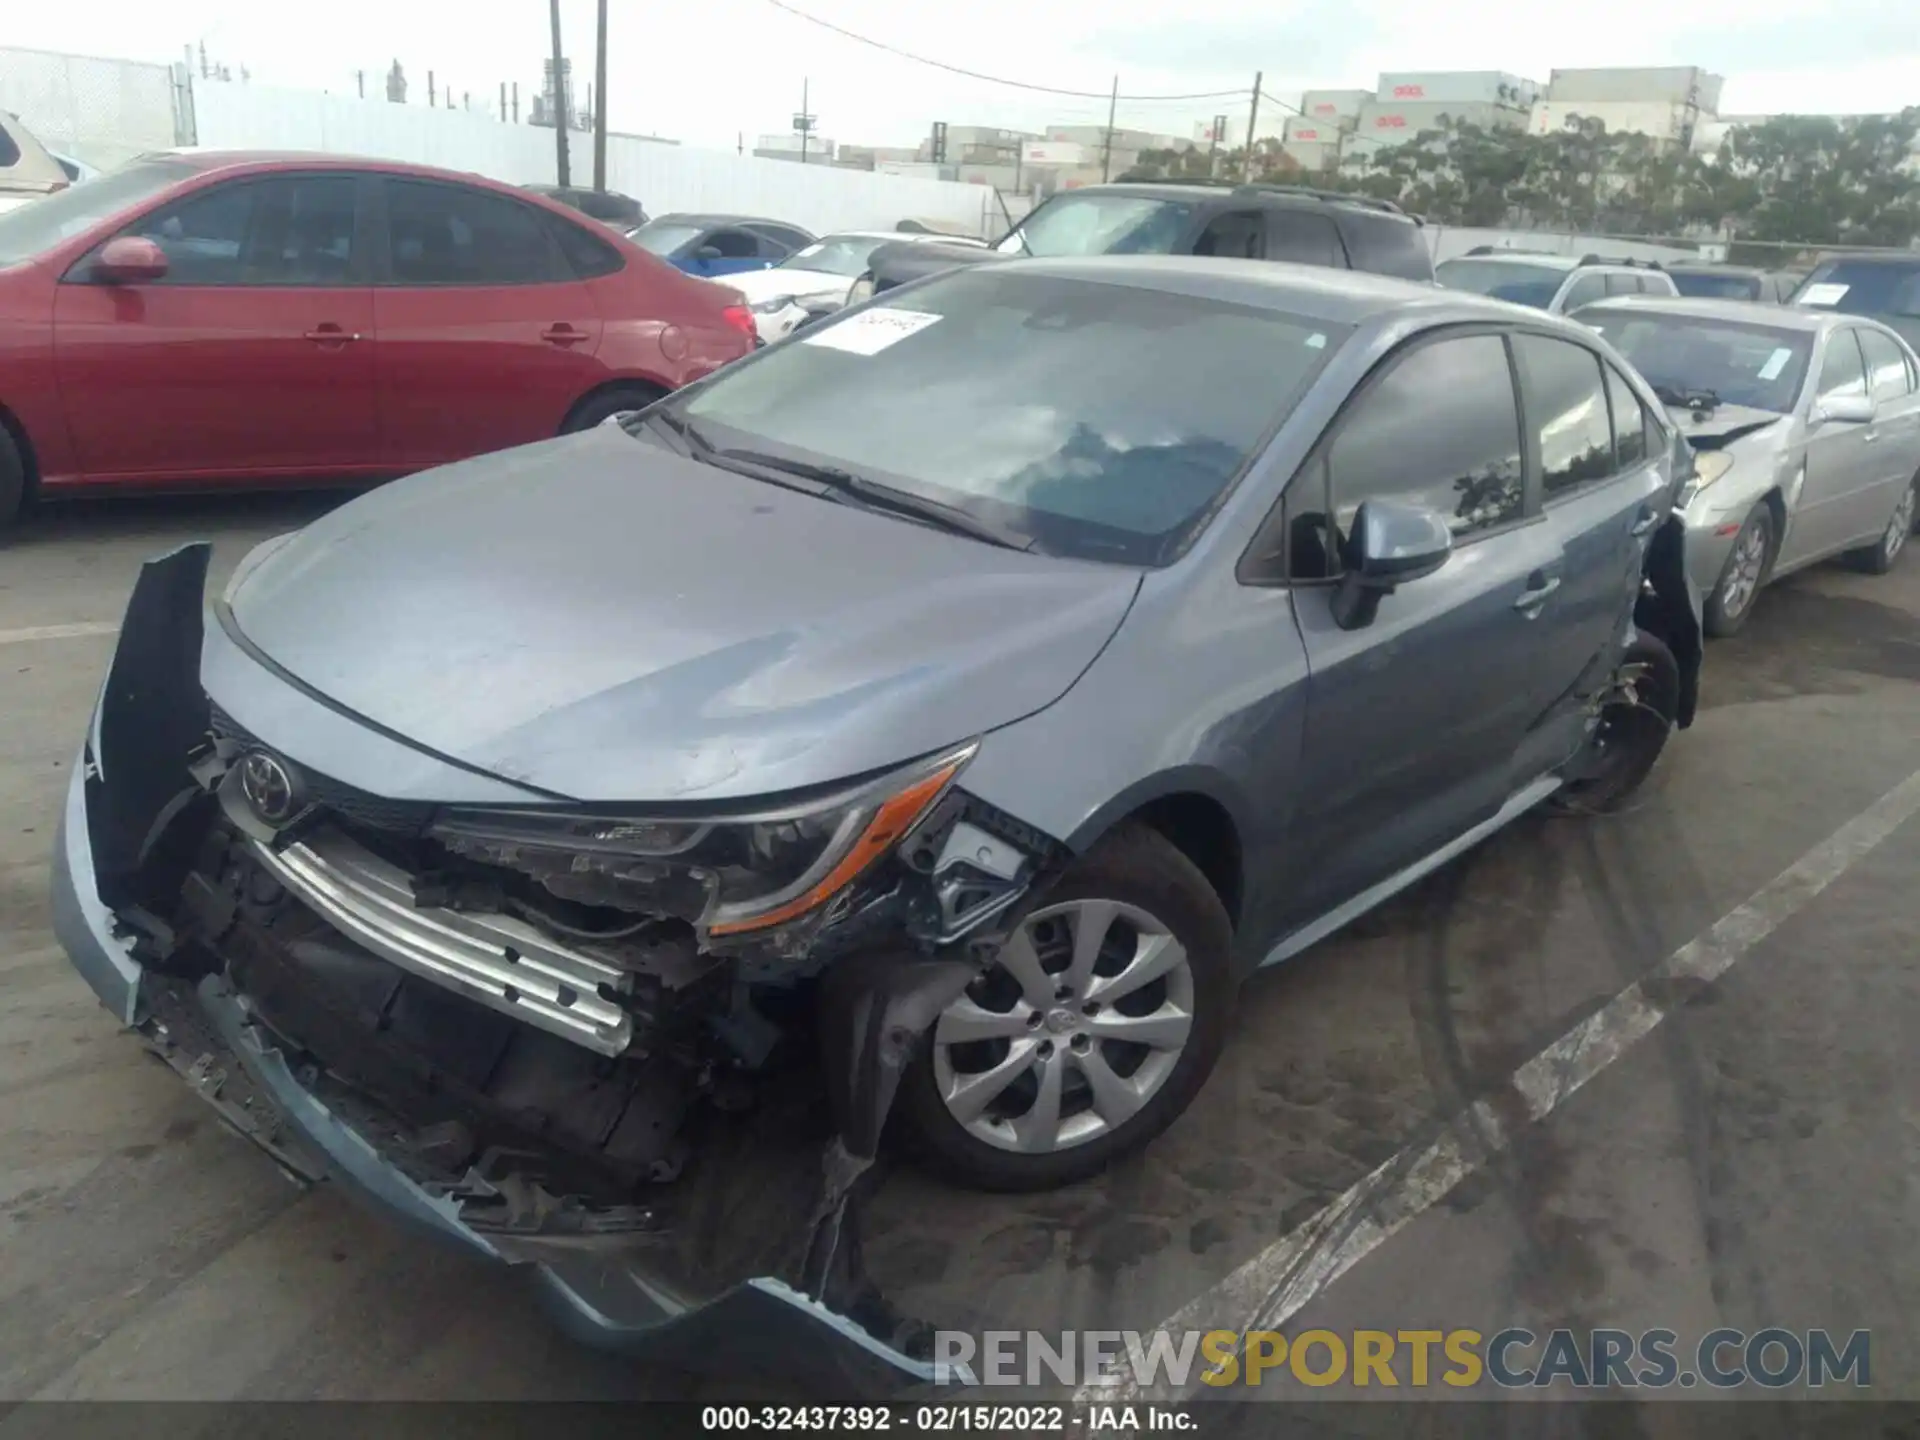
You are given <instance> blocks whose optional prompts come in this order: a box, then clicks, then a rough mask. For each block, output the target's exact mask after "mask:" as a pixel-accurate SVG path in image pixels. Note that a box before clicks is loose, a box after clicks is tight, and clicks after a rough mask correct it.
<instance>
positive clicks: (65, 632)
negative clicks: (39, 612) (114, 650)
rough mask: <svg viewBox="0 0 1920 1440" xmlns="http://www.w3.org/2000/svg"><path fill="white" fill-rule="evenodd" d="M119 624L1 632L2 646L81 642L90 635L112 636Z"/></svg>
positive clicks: (32, 627)
mask: <svg viewBox="0 0 1920 1440" xmlns="http://www.w3.org/2000/svg"><path fill="white" fill-rule="evenodd" d="M119 629H120V626H119V624H118V623H117V622H114V621H110V620H83V621H81V622H80V623H79V624H77V625H30V626H28V627H27V628H26V629H25V630H0V645H25V644H27V643H28V642H30V641H33V640H79V639H82V638H83V637H85V636H88V635H112V634H115V633H117V632H118V631H119Z"/></svg>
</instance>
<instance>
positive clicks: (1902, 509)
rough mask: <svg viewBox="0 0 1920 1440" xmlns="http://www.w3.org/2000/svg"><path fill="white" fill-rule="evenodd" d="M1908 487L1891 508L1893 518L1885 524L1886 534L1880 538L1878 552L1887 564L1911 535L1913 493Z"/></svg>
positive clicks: (1912, 487)
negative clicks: (1885, 559)
mask: <svg viewBox="0 0 1920 1440" xmlns="http://www.w3.org/2000/svg"><path fill="white" fill-rule="evenodd" d="M1915 489H1916V487H1915V486H1912V485H1909V486H1908V487H1907V488H1906V489H1905V490H1903V491H1902V492H1901V493H1900V501H1899V503H1898V504H1897V505H1895V506H1894V507H1893V518H1892V519H1891V520H1889V521H1888V522H1887V533H1886V534H1885V535H1882V536H1881V537H1880V552H1881V553H1882V554H1883V555H1885V556H1886V557H1887V559H1888V561H1889V562H1891V561H1892V560H1893V558H1894V557H1895V556H1896V555H1898V554H1899V553H1900V551H1901V549H1902V548H1903V547H1904V546H1905V545H1906V543H1907V536H1909V535H1911V534H1912V533H1913V510H1914V491H1915Z"/></svg>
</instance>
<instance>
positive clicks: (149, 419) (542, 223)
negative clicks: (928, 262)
mask: <svg viewBox="0 0 1920 1440" xmlns="http://www.w3.org/2000/svg"><path fill="white" fill-rule="evenodd" d="M755 338H756V337H755V331H754V322H753V316H752V315H751V314H750V313H749V312H748V310H747V308H746V306H745V305H744V304H743V303H742V302H741V300H740V297H739V296H738V295H737V294H735V293H734V292H732V291H730V290H726V289H723V288H721V287H720V286H717V285H713V284H709V283H707V282H705V281H702V280H697V279H694V278H692V277H690V276H688V275H685V274H683V273H681V272H680V271H678V270H676V269H674V268H673V267H671V266H669V265H666V264H663V263H661V262H660V261H659V260H658V259H656V258H655V257H654V256H653V255H651V254H649V253H648V252H647V251H646V250H644V249H642V248H641V247H639V246H637V245H635V244H633V243H632V242H631V241H630V240H628V239H626V237H624V236H623V235H620V234H618V233H616V232H614V231H612V230H610V229H608V228H606V227H605V226H603V225H599V224H595V223H594V222H592V221H591V220H589V219H587V218H586V217H585V216H583V215H582V214H581V213H579V212H578V211H575V210H573V209H571V208H568V207H565V206H563V205H560V204H557V203H555V202H553V201H550V200H547V199H545V198H543V197H540V196H537V195H533V194H530V193H528V192H527V191H525V190H521V189H517V188H514V187H511V186H506V185H496V184H493V183H491V182H488V181H484V180H481V179H478V178H476V177H473V176H457V175H453V174H450V173H448V172H444V171H434V170H428V169H425V168H421V167H414V166H405V165H395V164H388V163H385V162H379V161H363V160H353V159H343V158H329V157H321V156H313V157H296V158H290V157H283V156H271V155H256V154H237V153H208V152H194V153H170V154H162V155H155V156H150V157H147V158H145V159H142V160H139V161H137V162H135V163H133V164H131V165H128V166H125V167H123V168H121V169H119V170H116V171H113V172H111V173H109V174H106V175H102V176H100V177H98V178H97V179H94V180H90V181H88V182H87V183H85V184H83V185H77V186H73V187H71V188H67V189H63V190H61V191H59V192H57V193H52V194H48V195H46V196H45V197H44V198H40V199H36V200H35V201H33V203H31V204H30V205H23V206H21V207H19V208H17V209H14V210H12V211H9V212H7V213H5V214H0V525H4V524H5V523H6V522H7V521H9V520H11V519H12V518H13V517H14V516H15V515H16V514H17V513H18V511H19V509H20V506H21V504H22V502H23V501H24V500H25V499H27V498H28V497H30V496H31V495H33V494H35V493H36V492H37V493H39V494H41V495H44V496H48V497H55V496H58V495H60V494H64V493H74V492H77V491H79V490H82V489H86V488H90V487H103V486H118V487H141V488H147V489H152V488H156V487H160V488H165V487H176V486H182V485H194V484H207V483H218V484H228V483H234V482H240V481H251V482H268V483H312V482H315V481H342V480H345V481H356V480H357V481H366V480H376V479H382V478H386V477H390V476H393V475H398V474H404V473H406V472H407V471H410V470H417V469H420V468H422V467H423V466H428V465H437V464H442V463H445V462H448V461H452V460H458V459H462V458H465V457H467V456H471V455H478V454H481V453H484V452H487V451H491V450H499V449H503V448H507V447H510V446H515V445H521V444H525V443H527V442H528V441H532V440H537V439H541V438H543V437H547V436H552V435H556V434H560V433H564V432H566V431H570V430H579V429H585V428H588V427H590V426H592V425H594V424H597V423H598V422H599V421H601V420H603V419H605V418H606V417H607V416H609V415H612V414H615V413H617V412H619V411H622V410H631V409H634V408H637V407H638V406H641V405H644V404H646V403H648V402H649V401H652V400H654V399H657V398H658V397H660V396H661V395H664V394H666V393H667V392H668V391H670V390H673V389H675V388H677V387H679V386H681V385H684V384H686V383H687V382H688V381H690V380H694V379H698V378H699V377H700V376H702V375H704V374H706V373H708V372H710V371H712V370H714V369H717V368H718V367H719V366H721V365H724V364H726V363H727V362H728V361H730V360H733V359H736V358H738V357H739V356H741V355H743V354H745V353H747V352H748V351H749V350H750V349H751V348H752V347H753V345H754V343H755Z"/></svg>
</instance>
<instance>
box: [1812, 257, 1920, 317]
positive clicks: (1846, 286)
mask: <svg viewBox="0 0 1920 1440" xmlns="http://www.w3.org/2000/svg"><path fill="white" fill-rule="evenodd" d="M1793 303H1794V304H1795V305H1811V306H1814V307H1816V308H1818V309H1822V310H1838V311H1840V312H1841V313H1843V314H1846V315H1873V316H1877V317H1881V318H1885V317H1887V316H1896V317H1898V318H1900V319H1902V320H1920V260H1914V261H1912V262H1910V263H1908V262H1901V263H1889V262H1886V261H1873V260H1829V261H1827V263H1826V264H1824V265H1820V266H1817V267H1816V268H1815V269H1814V272H1813V273H1812V274H1811V275H1809V276H1807V278H1806V280H1805V281H1804V282H1803V283H1802V284H1801V286H1800V288H1799V289H1798V290H1796V291H1794V292H1793Z"/></svg>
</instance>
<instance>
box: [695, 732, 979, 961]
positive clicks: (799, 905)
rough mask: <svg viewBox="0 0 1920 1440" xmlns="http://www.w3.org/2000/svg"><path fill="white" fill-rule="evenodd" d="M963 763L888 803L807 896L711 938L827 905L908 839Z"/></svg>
mask: <svg viewBox="0 0 1920 1440" xmlns="http://www.w3.org/2000/svg"><path fill="white" fill-rule="evenodd" d="M961 763H962V762H960V761H955V762H954V763H953V764H951V765H948V766H945V767H944V768H942V769H940V770H936V771H934V772H933V774H931V775H929V776H927V777H926V778H925V779H923V780H916V781H914V783H913V784H911V785H909V786H908V787H907V788H906V789H904V790H902V791H901V792H900V793H899V794H897V795H894V796H892V797H891V798H889V799H888V800H886V801H885V802H884V803H883V804H882V805H881V806H880V808H879V809H877V810H875V811H874V812H873V819H871V820H869V821H868V822H867V828H866V829H864V830H862V831H861V832H860V838H859V839H857V840H855V841H854V842H853V844H852V845H851V846H849V847H848V849H847V853H846V854H845V855H843V856H841V858H840V863H839V864H837V865H835V866H834V867H833V868H832V869H831V870H829V871H828V872H827V873H826V875H825V876H824V877H823V878H822V879H821V881H820V883H819V884H817V885H815V886H814V887H813V888H812V889H811V890H809V891H807V893H806V894H804V895H801V896H798V897H796V898H795V899H792V900H789V901H787V902H786V904H784V905H778V906H775V907H774V908H773V909H771V910H768V911H765V912H763V913H761V914H759V915H753V916H749V917H747V918H745V919H741V920H723V921H721V922H719V923H718V924H715V925H714V926H712V927H711V928H710V929H709V931H708V933H709V934H711V935H738V934H740V933H741V932H743V931H746V930H764V929H766V928H767V927H768V926H771V925H782V924H785V923H786V922H787V921H789V920H792V919H794V918H795V917H796V916H800V915H804V914H806V913H807V912H808V911H809V910H811V909H813V908H814V907H815V906H816V905H822V904H825V903H826V902H827V901H828V900H830V899H832V898H833V897H834V896H835V895H837V894H839V893H840V891H842V890H844V889H845V888H846V887H847V886H848V885H850V884H852V883H853V881H854V880H855V879H856V878H858V877H859V875H860V873H861V871H863V870H865V869H866V868H867V867H868V866H869V865H871V864H872V863H873V862H874V861H875V860H878V859H879V858H880V857H881V856H882V855H884V854H885V853H886V852H887V851H888V850H889V849H891V848H892V847H893V846H895V845H898V844H899V843H900V841H901V840H902V839H904V838H905V837H906V834H907V832H908V831H909V830H911V829H913V827H914V825H915V823H916V822H917V821H918V820H919V819H920V817H921V816H922V815H924V814H926V812H927V807H928V806H930V805H932V804H933V802H934V801H935V800H937V799H939V798H940V792H941V791H943V790H944V789H946V786H947V782H948V781H949V780H951V779H952V778H953V777H954V776H955V775H956V774H958V773H959V770H960V765H961Z"/></svg>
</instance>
